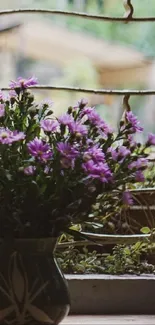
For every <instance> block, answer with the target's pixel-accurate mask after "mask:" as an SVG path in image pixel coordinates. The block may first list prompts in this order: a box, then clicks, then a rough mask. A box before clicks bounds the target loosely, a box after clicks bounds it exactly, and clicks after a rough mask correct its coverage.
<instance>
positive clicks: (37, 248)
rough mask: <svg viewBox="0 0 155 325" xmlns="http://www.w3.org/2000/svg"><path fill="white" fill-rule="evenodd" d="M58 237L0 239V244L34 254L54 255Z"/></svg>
mask: <svg viewBox="0 0 155 325" xmlns="http://www.w3.org/2000/svg"><path fill="white" fill-rule="evenodd" d="M57 241H58V238H57V237H46V238H5V239H4V238H0V243H1V244H2V245H5V246H7V247H9V246H12V247H13V248H14V249H15V248H17V249H18V250H21V251H23V250H24V251H29V252H32V253H35V252H36V253H42V252H45V253H52V252H53V251H54V250H55V247H56V245H57Z"/></svg>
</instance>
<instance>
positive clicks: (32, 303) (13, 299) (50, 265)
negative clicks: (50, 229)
mask: <svg viewBox="0 0 155 325" xmlns="http://www.w3.org/2000/svg"><path fill="white" fill-rule="evenodd" d="M55 245H56V239H51V238H49V239H36V240H35V239H32V240H31V239H27V240H26V239H23V240H22V239H19V240H13V241H3V242H2V245H0V324H3V325H4V324H12V325H14V324H15V325H17V324H18V325H25V324H29V325H36V324H54V325H57V324H59V323H60V321H61V320H62V319H63V318H64V317H65V316H66V315H67V314H68V312H69V307H70V298H69V293H68V288H67V284H66V281H65V279H64V277H63V275H62V273H61V272H60V270H59V267H58V265H57V263H56V261H55V258H54V249H55Z"/></svg>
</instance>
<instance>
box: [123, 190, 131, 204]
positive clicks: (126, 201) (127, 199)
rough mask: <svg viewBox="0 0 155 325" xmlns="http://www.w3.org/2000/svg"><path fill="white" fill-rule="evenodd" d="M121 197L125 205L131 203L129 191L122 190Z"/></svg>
mask: <svg viewBox="0 0 155 325" xmlns="http://www.w3.org/2000/svg"><path fill="white" fill-rule="evenodd" d="M122 199H123V203H124V204H125V205H127V206H129V205H133V199H132V195H131V193H130V192H129V191H124V192H123V196H122Z"/></svg>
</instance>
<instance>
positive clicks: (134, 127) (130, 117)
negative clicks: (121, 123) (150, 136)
mask: <svg viewBox="0 0 155 325" xmlns="http://www.w3.org/2000/svg"><path fill="white" fill-rule="evenodd" d="M125 117H126V120H127V122H128V123H129V124H131V131H132V132H133V133H136V132H142V131H143V128H142V127H141V126H140V125H139V124H140V122H139V121H138V119H137V116H135V115H134V114H133V113H132V112H131V111H130V112H126V115H125Z"/></svg>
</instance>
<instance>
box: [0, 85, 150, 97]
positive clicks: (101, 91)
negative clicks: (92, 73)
mask: <svg viewBox="0 0 155 325" xmlns="http://www.w3.org/2000/svg"><path fill="white" fill-rule="evenodd" d="M28 88H31V89H36V90H56V91H57V90H61V91H72V92H81V93H88V94H95V95H120V96H124V95H132V96H146V95H155V89H148V90H145V89H144V90H129V89H124V90H117V89H93V88H79V87H66V86H51V85H49V86H48V85H38V86H30V87H28ZM1 90H3V91H9V90H11V88H9V87H3V88H1Z"/></svg>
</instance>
